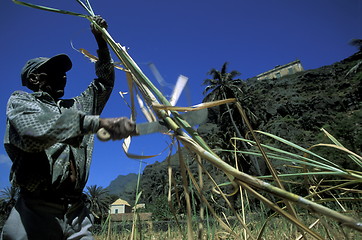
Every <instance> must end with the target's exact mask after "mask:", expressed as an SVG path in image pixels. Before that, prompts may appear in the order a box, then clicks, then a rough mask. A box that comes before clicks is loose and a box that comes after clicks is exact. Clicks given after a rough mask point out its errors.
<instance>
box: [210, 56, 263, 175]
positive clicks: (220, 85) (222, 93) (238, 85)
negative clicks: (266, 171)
mask: <svg viewBox="0 0 362 240" xmlns="http://www.w3.org/2000/svg"><path fill="white" fill-rule="evenodd" d="M227 66H228V63H227V62H225V63H224V64H223V65H222V67H221V71H219V70H216V69H215V68H213V69H211V70H210V72H208V75H211V76H212V78H210V79H205V80H204V82H203V85H206V88H205V90H204V92H203V93H204V94H207V95H206V97H205V100H204V101H215V100H222V99H227V98H236V99H242V97H243V95H244V92H243V86H244V84H245V83H244V82H243V81H242V80H241V79H235V77H237V76H239V75H240V72H238V71H236V70H233V71H231V72H227ZM208 92H209V93H208ZM226 108H227V113H228V115H229V117H230V121H231V123H232V125H233V127H234V129H235V133H236V136H237V137H239V138H242V134H241V133H240V130H239V127H238V126H237V123H236V122H235V119H234V117H233V109H232V108H230V105H229V104H226ZM248 112H250V111H248ZM221 116H223V112H222V111H221V110H220V114H219V121H218V122H219V123H223V122H224V123H225V122H228V121H220V119H221ZM239 119H240V118H239ZM241 124H242V122H241ZM241 144H242V146H243V148H244V149H247V148H248V147H247V146H246V144H245V143H244V142H242V143H241ZM250 158H251V161H252V162H253V164H254V166H255V170H256V171H257V174H258V175H261V170H260V167H259V163H258V161H257V159H255V158H254V157H250ZM248 166H249V164H246V165H245V164H244V168H247V169H248V168H249V167H248Z"/></svg>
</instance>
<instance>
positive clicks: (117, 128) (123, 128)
mask: <svg viewBox="0 0 362 240" xmlns="http://www.w3.org/2000/svg"><path fill="white" fill-rule="evenodd" d="M99 128H104V129H105V130H107V131H108V133H109V134H110V138H111V139H112V140H121V139H123V138H126V137H128V136H130V135H132V134H133V135H134V134H135V132H136V123H135V122H134V121H132V120H130V119H128V118H126V117H120V118H100V119H99Z"/></svg>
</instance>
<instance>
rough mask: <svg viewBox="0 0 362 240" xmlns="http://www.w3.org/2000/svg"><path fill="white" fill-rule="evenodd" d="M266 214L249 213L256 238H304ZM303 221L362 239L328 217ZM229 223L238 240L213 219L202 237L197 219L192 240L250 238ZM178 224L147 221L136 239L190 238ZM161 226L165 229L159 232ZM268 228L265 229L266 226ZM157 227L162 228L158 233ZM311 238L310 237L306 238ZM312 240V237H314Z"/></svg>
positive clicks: (119, 231)
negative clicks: (199, 233) (259, 235)
mask: <svg viewBox="0 0 362 240" xmlns="http://www.w3.org/2000/svg"><path fill="white" fill-rule="evenodd" d="M261 214H262V215H264V214H265V212H260V211H255V212H251V213H249V214H247V225H248V227H249V228H250V229H251V234H252V235H253V236H258V234H259V233H260V231H261V229H262V228H263V227H264V228H265V229H264V231H263V234H262V236H261V237H260V239H265V240H268V239H271V240H272V239H278V240H290V239H301V234H300V233H298V232H297V231H295V227H293V225H292V224H290V223H289V222H288V221H287V220H286V219H285V218H283V217H280V216H274V217H270V219H268V218H266V217H265V216H260V215H261ZM348 214H349V215H351V216H352V217H357V218H358V217H359V218H360V217H361V213H357V212H355V211H350V212H349V213H348ZM300 216H301V217H302V220H303V222H306V223H309V225H313V227H312V229H313V230H314V231H316V232H318V233H320V235H321V236H322V237H323V239H329V240H344V239H351V240H355V239H360V238H361V236H362V235H361V233H358V232H356V231H353V230H351V229H345V228H343V227H341V225H340V224H338V223H337V222H335V221H330V220H329V219H327V218H325V217H323V216H322V217H320V216H317V215H313V214H307V213H305V214H301V215H300ZM261 219H265V221H267V222H265V221H260V220H261ZM228 221H229V223H230V225H231V227H232V228H233V229H234V231H235V232H236V233H237V235H239V236H240V238H237V237H235V236H233V235H231V234H229V233H227V232H225V231H224V230H223V229H222V228H221V227H220V225H219V224H218V223H217V221H215V220H213V221H212V223H211V226H210V227H208V228H206V229H205V231H204V233H203V234H202V238H199V237H198V232H197V223H198V220H195V221H194V222H193V231H192V239H210V240H214V239H215V240H218V239H242V240H244V239H249V238H245V237H244V236H243V230H242V228H240V226H239V224H238V223H237V220H236V219H235V218H233V217H229V220H228ZM175 224H176V223H175V221H168V222H157V221H148V222H143V223H142V225H143V229H142V232H141V234H140V235H138V237H137V238H136V239H145V240H146V239H150V240H151V239H157V240H158V239H175V240H178V239H179V240H183V239H187V238H186V237H185V236H186V235H187V227H186V225H187V224H186V222H183V224H182V230H183V233H182V234H181V233H180V231H179V229H178V228H177V227H175ZM131 225H132V223H128V227H127V226H126V223H119V222H117V223H112V227H111V230H110V231H111V233H110V234H109V235H108V233H104V234H100V235H97V234H96V235H95V239H96V240H121V239H130V236H131ZM161 225H162V230H161V229H160V228H161V227H160V226H161ZM205 225H206V224H205ZM264 225H266V226H264ZM157 228H159V229H158V230H157ZM307 239H309V238H307ZM311 239H313V238H311Z"/></svg>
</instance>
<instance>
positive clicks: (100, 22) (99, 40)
mask: <svg viewBox="0 0 362 240" xmlns="http://www.w3.org/2000/svg"><path fill="white" fill-rule="evenodd" d="M93 20H94V21H95V22H96V23H97V24H98V25H99V26H100V27H102V28H105V29H107V28H108V24H107V22H106V20H104V19H103V18H102V17H101V16H99V15H97V16H94V17H93ZM91 30H92V33H93V35H94V37H95V39H96V41H97V44H98V49H105V48H108V46H107V42H106V41H105V40H104V39H103V37H102V31H101V30H100V29H98V28H97V27H96V26H95V24H93V23H91Z"/></svg>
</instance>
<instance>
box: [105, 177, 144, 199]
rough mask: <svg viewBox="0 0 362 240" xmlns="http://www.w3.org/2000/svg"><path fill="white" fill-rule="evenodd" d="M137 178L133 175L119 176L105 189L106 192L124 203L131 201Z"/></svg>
mask: <svg viewBox="0 0 362 240" xmlns="http://www.w3.org/2000/svg"><path fill="white" fill-rule="evenodd" d="M137 178H138V175H137V174H135V173H129V174H127V175H119V176H118V177H117V178H116V179H114V180H113V181H112V182H111V183H110V184H109V186H108V187H106V190H107V191H108V192H109V194H111V195H116V196H118V197H120V198H122V199H124V200H126V201H131V200H133V199H134V195H135V191H136V186H137Z"/></svg>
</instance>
